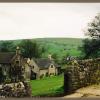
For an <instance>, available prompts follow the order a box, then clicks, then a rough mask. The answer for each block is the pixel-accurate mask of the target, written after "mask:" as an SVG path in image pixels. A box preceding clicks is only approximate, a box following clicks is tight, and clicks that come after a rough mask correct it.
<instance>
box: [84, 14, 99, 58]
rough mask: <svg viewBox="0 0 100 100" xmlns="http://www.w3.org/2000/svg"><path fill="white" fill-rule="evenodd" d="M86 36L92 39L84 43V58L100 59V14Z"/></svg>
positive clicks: (91, 24)
mask: <svg viewBox="0 0 100 100" xmlns="http://www.w3.org/2000/svg"><path fill="white" fill-rule="evenodd" d="M85 34H86V35H87V36H89V37H90V38H88V39H85V40H84V41H83V46H82V51H83V53H84V57H85V58H96V57H100V13H99V14H98V15H97V16H95V18H94V20H93V21H92V22H90V23H89V24H88V29H87V30H86V31H85Z"/></svg>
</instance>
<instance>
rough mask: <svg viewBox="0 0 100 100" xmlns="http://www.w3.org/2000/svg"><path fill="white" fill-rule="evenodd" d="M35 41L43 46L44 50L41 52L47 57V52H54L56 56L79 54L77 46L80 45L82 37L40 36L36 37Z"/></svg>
mask: <svg viewBox="0 0 100 100" xmlns="http://www.w3.org/2000/svg"><path fill="white" fill-rule="evenodd" d="M36 41H37V42H38V43H40V44H41V45H44V46H45V49H46V52H45V53H44V54H43V56H45V57H47V55H48V53H51V54H55V55H57V56H58V57H63V56H65V55H71V56H80V53H81V51H80V50H79V49H78V47H79V46H81V45H82V39H78V38H40V39H36Z"/></svg>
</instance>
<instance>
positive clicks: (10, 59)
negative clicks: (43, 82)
mask: <svg viewBox="0 0 100 100" xmlns="http://www.w3.org/2000/svg"><path fill="white" fill-rule="evenodd" d="M29 77H30V66H28V63H27V61H26V59H25V58H23V57H22V55H21V51H20V48H19V47H17V48H16V52H0V83H2V82H5V81H7V80H8V79H9V80H10V81H14V82H17V81H19V80H21V81H23V80H25V79H29Z"/></svg>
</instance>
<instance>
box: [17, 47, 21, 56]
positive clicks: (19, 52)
mask: <svg viewBox="0 0 100 100" xmlns="http://www.w3.org/2000/svg"><path fill="white" fill-rule="evenodd" d="M20 54H21V51H20V48H19V47H18V46H17V48H16V55H20Z"/></svg>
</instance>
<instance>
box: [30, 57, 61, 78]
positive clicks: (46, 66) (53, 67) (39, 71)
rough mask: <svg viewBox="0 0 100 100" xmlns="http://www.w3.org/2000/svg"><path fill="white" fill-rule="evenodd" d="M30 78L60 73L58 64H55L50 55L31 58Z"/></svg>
mask: <svg viewBox="0 0 100 100" xmlns="http://www.w3.org/2000/svg"><path fill="white" fill-rule="evenodd" d="M30 65H31V68H32V70H31V78H32V79H38V78H42V77H44V76H51V75H57V74H59V73H60V66H59V65H57V64H56V63H55V62H54V60H53V59H51V56H50V55H49V57H48V58H40V59H31V61H30Z"/></svg>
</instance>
